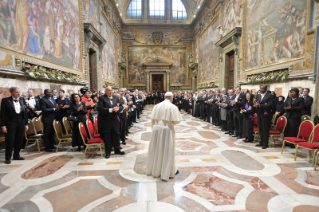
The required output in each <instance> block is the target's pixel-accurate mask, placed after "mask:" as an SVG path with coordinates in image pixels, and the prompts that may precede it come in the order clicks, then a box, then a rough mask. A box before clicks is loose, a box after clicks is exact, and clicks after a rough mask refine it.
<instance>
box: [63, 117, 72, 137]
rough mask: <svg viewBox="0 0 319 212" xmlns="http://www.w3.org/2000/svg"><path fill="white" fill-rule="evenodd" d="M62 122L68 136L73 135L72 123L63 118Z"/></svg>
mask: <svg viewBox="0 0 319 212" xmlns="http://www.w3.org/2000/svg"><path fill="white" fill-rule="evenodd" d="M62 121H63V125H64V129H65V132H66V133H67V134H71V133H72V128H71V124H70V121H68V119H67V117H63V119H62Z"/></svg>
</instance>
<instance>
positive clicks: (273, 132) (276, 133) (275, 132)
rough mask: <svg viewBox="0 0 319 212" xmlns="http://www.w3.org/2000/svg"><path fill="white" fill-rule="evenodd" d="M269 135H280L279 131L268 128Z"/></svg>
mask: <svg viewBox="0 0 319 212" xmlns="http://www.w3.org/2000/svg"><path fill="white" fill-rule="evenodd" d="M269 135H280V132H277V131H274V130H269Z"/></svg>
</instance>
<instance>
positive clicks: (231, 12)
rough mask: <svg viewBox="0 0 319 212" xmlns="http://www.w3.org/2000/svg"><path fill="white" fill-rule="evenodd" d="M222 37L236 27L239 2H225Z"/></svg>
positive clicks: (238, 16)
mask: <svg viewBox="0 0 319 212" xmlns="http://www.w3.org/2000/svg"><path fill="white" fill-rule="evenodd" d="M222 14H223V15H222V17H223V19H222V23H221V26H222V35H223V36H224V35H226V34H227V33H228V32H230V31H231V30H232V29H234V28H235V27H236V26H237V25H238V21H237V20H238V18H240V15H241V8H240V0H225V1H224V3H223V12H222Z"/></svg>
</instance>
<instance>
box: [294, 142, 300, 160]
mask: <svg viewBox="0 0 319 212" xmlns="http://www.w3.org/2000/svg"><path fill="white" fill-rule="evenodd" d="M298 148H299V146H298V145H297V146H296V152H295V158H294V161H296V159H297V154H298Z"/></svg>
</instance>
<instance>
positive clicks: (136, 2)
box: [126, 0, 142, 19]
mask: <svg viewBox="0 0 319 212" xmlns="http://www.w3.org/2000/svg"><path fill="white" fill-rule="evenodd" d="M126 17H127V18H130V19H141V18H142V0H132V1H131V3H130V6H129V7H128V9H127V15H126Z"/></svg>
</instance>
